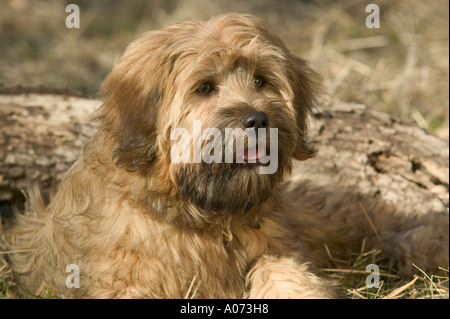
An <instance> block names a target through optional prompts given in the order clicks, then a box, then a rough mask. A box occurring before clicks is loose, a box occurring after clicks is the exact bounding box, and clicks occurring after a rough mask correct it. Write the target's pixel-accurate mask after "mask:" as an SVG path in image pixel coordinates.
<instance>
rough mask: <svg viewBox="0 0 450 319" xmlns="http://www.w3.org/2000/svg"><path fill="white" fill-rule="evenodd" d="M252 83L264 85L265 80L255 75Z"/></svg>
mask: <svg viewBox="0 0 450 319" xmlns="http://www.w3.org/2000/svg"><path fill="white" fill-rule="evenodd" d="M253 83H254V84H255V86H256V87H258V88H260V87H263V86H264V83H265V81H264V79H263V78H262V77H260V76H255V77H254V78H253Z"/></svg>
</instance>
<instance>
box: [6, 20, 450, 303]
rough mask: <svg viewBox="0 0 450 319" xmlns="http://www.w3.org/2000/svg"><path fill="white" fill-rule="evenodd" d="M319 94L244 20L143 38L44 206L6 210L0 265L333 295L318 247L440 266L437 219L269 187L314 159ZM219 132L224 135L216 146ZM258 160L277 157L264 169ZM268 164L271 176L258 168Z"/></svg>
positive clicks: (137, 294) (44, 275)
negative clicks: (363, 248) (7, 251)
mask: <svg viewBox="0 0 450 319" xmlns="http://www.w3.org/2000/svg"><path fill="white" fill-rule="evenodd" d="M319 90H320V84H319V80H318V75H317V74H316V73H315V72H314V71H313V70H311V68H310V67H309V66H308V65H307V63H306V62H305V61H304V60H302V59H300V58H298V57H296V56H294V55H293V54H292V53H290V52H289V50H288V49H287V48H286V46H285V45H284V43H283V42H282V40H281V39H280V38H279V37H278V36H277V35H275V34H274V33H273V32H272V31H270V29H269V28H268V27H267V26H266V25H265V24H264V23H263V22H262V21H261V20H260V19H258V18H256V17H253V16H250V15H246V14H238V13H232V14H225V15H220V16H216V17H213V18H211V19H210V20H209V21H207V22H201V21H197V20H188V21H183V22H179V23H175V24H172V25H169V26H167V27H164V28H162V29H161V30H158V31H153V32H148V33H145V34H144V35H143V36H142V37H140V38H139V39H138V40H136V41H135V42H133V43H132V44H131V45H129V47H128V48H127V49H126V51H125V53H124V55H123V57H122V58H121V60H120V62H119V63H118V65H117V66H116V67H115V68H114V69H113V71H112V72H111V73H110V74H109V75H108V76H107V77H106V79H105V81H104V83H103V84H102V87H101V94H102V96H103V98H104V102H103V104H102V106H101V107H100V108H99V110H98V114H97V115H96V120H97V122H98V131H97V133H96V134H95V136H94V137H92V139H91V140H89V142H88V143H87V144H86V145H85V147H84V150H83V155H82V157H81V158H80V159H79V160H78V161H76V162H75V163H74V165H73V166H72V167H71V168H70V170H69V171H68V172H67V174H66V175H65V177H64V179H63V180H62V182H61V184H60V186H59V189H58V191H57V193H56V194H55V196H54V198H53V199H52V200H51V201H50V203H49V204H48V205H46V204H44V202H43V200H42V199H41V196H40V194H39V191H37V190H36V189H35V190H34V191H31V194H30V202H31V211H32V214H28V215H23V216H18V217H17V218H18V225H17V226H16V227H15V228H14V229H13V239H14V243H13V249H14V250H15V251H17V252H16V253H14V254H13V255H12V256H11V261H12V269H13V272H14V276H15V278H16V279H17V281H18V282H19V284H20V285H21V287H22V290H23V291H25V292H32V293H33V294H37V295H40V294H43V293H45V291H48V290H49V291H51V292H52V293H53V294H55V295H57V296H61V297H66V298H185V297H191V296H193V297H196V298H335V297H337V294H336V292H335V288H334V283H333V282H332V281H330V280H328V279H326V278H325V277H324V276H322V275H321V274H320V272H319V271H318V269H319V268H320V267H322V266H323V265H326V263H327V260H328V257H327V253H326V252H325V249H324V243H326V244H327V246H328V247H329V249H330V250H332V252H333V256H343V255H345V254H346V253H348V251H349V250H351V249H353V248H355V247H357V246H359V245H360V244H361V241H362V240H363V238H364V237H366V239H367V240H366V245H367V247H369V246H370V247H380V246H381V243H380V240H379V239H380V238H381V239H382V241H383V242H384V245H385V247H384V248H385V249H384V252H385V254H386V256H387V258H388V259H389V260H390V261H391V263H392V264H393V265H394V264H395V265H397V266H398V267H399V269H402V270H404V271H405V272H408V271H409V270H410V267H411V263H412V262H415V263H416V264H418V265H420V266H423V267H426V268H432V267H437V266H440V265H448V215H447V216H444V215H439V214H436V215H433V216H430V217H429V218H428V219H427V220H425V221H424V220H419V219H418V218H408V217H407V216H405V215H404V214H400V213H399V212H397V211H395V210H394V209H392V208H390V207H388V206H387V205H385V204H383V203H379V202H375V201H371V200H370V199H365V198H363V197H361V196H359V195H358V194H357V192H345V191H340V192H339V191H338V192H336V191H335V190H329V189H324V188H320V187H316V186H314V185H313V184H311V183H308V182H292V181H291V182H288V183H283V179H284V178H285V176H287V175H288V174H289V172H290V171H291V168H292V165H293V159H297V160H301V161H303V160H306V159H309V158H311V157H312V156H314V154H315V152H316V150H315V149H314V146H313V145H312V144H311V143H310V141H309V139H308V117H309V115H310V113H311V111H312V110H313V108H314V107H315V106H316V104H317V96H318V93H319ZM196 121H197V122H196ZM195 124H201V127H200V126H197V128H196V126H195ZM199 127H200V129H199ZM204 128H214V130H213V131H212V132H213V133H214V134H210V135H206V136H205V134H204V133H205V131H204V130H203V131H202V129H204ZM176 129H182V131H181V132H182V133H183V134H181V135H183V136H184V135H186V137H185V138H180V136H181V135H176V134H174V132H175V130H176ZM227 129H236V132H237V133H236V134H234V135H231V137H230V136H228V139H227V136H226V134H225V132H226V130H227ZM238 129H240V130H241V131H239V130H238ZM250 132H253V133H254V134H253V135H252V134H250ZM198 133H200V135H198ZM244 133H248V134H244ZM263 133H265V135H264V134H263ZM196 134H197V138H195V136H196ZM216 137H222V138H218V139H217V140H216V139H215V138H216ZM213 140H214V141H216V142H214V143H213V142H212V141H213ZM238 140H241V141H242V145H243V152H242V150H241V152H239V151H238V147H237V146H236V145H237V144H238ZM227 141H228V142H227ZM230 141H231V142H230ZM272 142H274V143H272ZM252 143H253V144H252ZM194 144H195V145H196V146H197V147H195V145H194ZM252 145H253V146H255V145H256V147H253V153H251V150H252V147H251V146H252ZM178 146H179V147H178ZM198 146H200V148H199V147H198ZM208 146H209V147H208ZM211 150H214V152H213V153H214V154H213V155H212V156H213V158H214V161H210V162H208V163H207V162H206V161H204V160H202V159H204V158H206V155H211ZM189 151H190V152H189ZM183 152H184V154H182V155H183V156H182V159H184V160H180V158H178V159H177V155H180V153H183ZM263 153H264V154H276V156H274V157H272V158H270V160H271V161H272V163H267V162H266V163H263V160H262V159H263ZM227 154H231V158H232V159H233V161H232V162H226V161H224V160H223V159H224V157H225V155H227ZM196 157H197V158H196ZM198 159H200V161H198ZM238 159H239V160H238ZM272 164H276V165H272ZM269 166H272V167H275V168H276V169H275V170H272V171H271V172H269V173H267V172H266V173H264V172H263V171H262V169H264V168H268V167H269ZM358 203H364V207H365V208H366V210H367V213H368V214H370V216H372V223H373V225H374V227H375V228H376V229H377V230H378V233H377V235H378V236H375V234H374V232H373V231H372V228H371V225H370V224H369V223H368V220H367V218H366V217H365V216H364V214H362V212H361V207H360V205H358ZM386 243H388V244H389V245H387V244H386ZM75 270H76V272H75ZM75 275H76V276H75Z"/></svg>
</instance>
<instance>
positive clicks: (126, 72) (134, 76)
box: [97, 31, 172, 172]
mask: <svg viewBox="0 0 450 319" xmlns="http://www.w3.org/2000/svg"><path fill="white" fill-rule="evenodd" d="M166 46H167V43H166V40H165V38H164V34H163V33H162V32H160V31H159V32H158V31H157V32H148V33H146V34H144V35H143V36H142V37H141V38H140V39H138V40H136V41H135V42H133V43H132V44H131V45H130V46H129V47H128V48H127V49H126V51H125V53H124V55H123V56H122V58H121V60H120V62H119V63H118V65H117V66H116V67H115V68H114V69H113V71H112V72H111V73H110V74H109V75H108V76H107V77H106V79H105V81H104V82H103V84H102V87H101V90H100V93H101V95H102V97H103V98H104V103H103V105H102V107H101V108H100V109H99V111H98V116H97V120H98V121H99V124H100V129H101V130H104V131H106V133H107V134H108V135H109V136H111V137H112V138H114V141H113V142H114V145H115V150H114V160H115V163H116V165H117V166H120V167H122V168H124V169H126V170H128V171H132V172H137V171H146V170H148V168H149V167H150V166H151V165H152V164H153V163H154V161H155V159H156V157H157V155H158V145H157V131H158V127H157V125H158V109H159V104H160V103H161V100H162V98H163V95H164V88H163V87H162V86H161V83H167V78H168V75H169V73H170V70H171V68H172V66H171V65H170V61H171V59H170V58H168V57H167V52H170V51H169V50H165V49H164V48H165V47H166Z"/></svg>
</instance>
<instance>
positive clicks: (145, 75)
mask: <svg viewBox="0 0 450 319" xmlns="http://www.w3.org/2000/svg"><path fill="white" fill-rule="evenodd" d="M316 78H317V76H316V74H315V73H314V72H313V71H311V69H309V68H308V66H307V65H306V63H305V62H304V61H303V60H301V59H299V58H297V57H295V56H293V55H292V54H290V53H289V51H288V50H287V48H286V47H285V45H284V44H283V42H282V41H281V40H280V39H279V38H278V37H277V36H276V35H274V34H273V33H272V32H271V31H270V30H269V29H268V28H267V27H266V26H265V25H264V24H263V23H262V22H261V21H260V20H259V19H257V18H255V17H252V16H249V15H244V14H227V15H222V16H218V17H215V18H212V19H211V20H209V21H208V22H200V21H196V20H188V21H184V22H180V23H176V24H173V25H170V26H168V27H165V28H163V29H161V30H159V31H154V32H149V33H146V34H144V35H143V36H142V37H141V38H140V39H138V40H137V41H135V42H134V43H132V44H131V45H130V46H129V47H128V48H127V50H126V52H125V54H124V55H123V57H122V59H121V61H120V63H119V64H118V65H117V66H116V67H115V69H114V70H113V71H112V72H111V74H109V75H108V77H107V78H106V80H105V82H104V83H103V85H102V89H101V92H102V95H103V97H104V99H105V102H104V105H103V106H102V108H101V109H100V116H99V119H100V124H101V129H103V130H104V131H106V132H108V134H110V135H111V136H112V137H114V138H115V142H116V148H115V150H114V155H113V156H114V160H115V163H116V165H117V166H119V167H121V168H123V169H125V170H127V171H131V172H135V173H138V174H145V175H147V176H148V175H149V174H152V173H154V170H155V169H156V167H157V169H159V170H164V171H165V172H163V173H162V172H159V174H158V175H159V176H164V173H165V174H166V176H167V179H168V182H170V183H172V184H173V185H174V187H175V189H176V190H177V192H178V194H179V195H180V196H182V197H183V198H184V199H187V200H189V201H191V202H192V203H193V204H195V205H197V206H198V207H201V208H204V209H206V210H208V211H215V212H237V211H242V210H244V211H245V210H248V209H249V208H251V207H253V206H255V205H258V204H261V203H262V202H264V201H265V200H267V198H269V197H270V195H271V194H272V191H273V189H274V187H275V186H276V185H277V184H278V183H279V182H280V181H281V178H282V176H283V173H284V172H285V171H287V170H289V169H290V166H291V158H292V157H294V158H297V159H300V160H305V159H307V158H309V157H311V156H312V155H313V154H314V149H313V148H312V147H311V146H310V144H309V143H308V138H307V119H308V115H309V113H310V111H311V109H312V107H313V105H314V102H315V101H314V99H315V91H316V88H317V84H316ZM207 129H211V130H209V131H208V130H207ZM229 129H237V130H236V131H234V133H235V134H231V135H227V132H228V133H229V131H227V130H229ZM239 129H240V130H239ZM260 129H262V130H260ZM274 129H275V130H274ZM206 131H207V132H209V133H207V132H206ZM275 131H276V132H275ZM174 132H178V133H177V134H174ZM252 132H254V133H256V134H254V135H252V134H250V133H252ZM246 133H249V134H246ZM263 133H266V135H265V137H264V134H263ZM261 136H262V138H261ZM241 138H242V141H243V149H241V152H240V153H239V149H238V147H237V146H236V145H237V144H238V140H240V139H241ZM252 141H253V142H255V145H256V147H255V151H254V152H253V153H251V147H250V144H251V142H252ZM230 142H231V143H230ZM264 142H265V143H264ZM272 142H273V144H272ZM261 145H263V146H261ZM274 147H276V149H274ZM230 150H231V157H227V158H226V156H227V152H228V153H230V152H229V151H230ZM262 151H266V153H267V154H269V153H270V154H275V153H276V155H277V156H276V158H271V160H274V161H276V169H275V171H273V170H272V171H270V172H269V173H267V174H264V173H261V168H262V167H266V168H267V166H268V165H270V164H273V163H268V164H267V161H266V163H265V164H264V163H262V162H263V161H262V157H263V156H262V154H264V153H261V152H262ZM181 153H182V154H181ZM174 156H175V157H177V160H174ZM180 156H181V158H182V159H183V160H180ZM207 156H209V162H208V161H205V160H204V159H205V158H206V157H207ZM230 158H233V160H232V162H230V161H229V159H230ZM212 159H213V160H212ZM227 159H228V160H227ZM238 159H240V160H238ZM211 160H212V161H211ZM236 162H239V163H236ZM251 162H254V163H251Z"/></svg>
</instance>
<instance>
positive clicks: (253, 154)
mask: <svg viewBox="0 0 450 319" xmlns="http://www.w3.org/2000/svg"><path fill="white" fill-rule="evenodd" d="M263 152H264V149H262V148H258V149H257V151H256V150H254V149H253V150H250V151H249V150H245V152H244V159H245V160H246V161H256V160H258V159H259V158H260V157H262V156H263Z"/></svg>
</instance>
